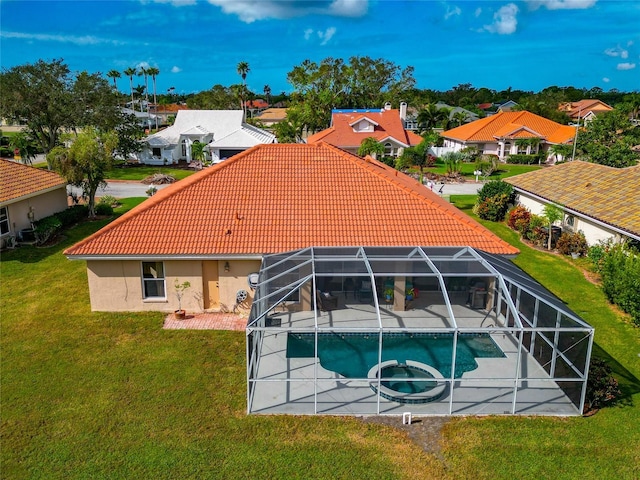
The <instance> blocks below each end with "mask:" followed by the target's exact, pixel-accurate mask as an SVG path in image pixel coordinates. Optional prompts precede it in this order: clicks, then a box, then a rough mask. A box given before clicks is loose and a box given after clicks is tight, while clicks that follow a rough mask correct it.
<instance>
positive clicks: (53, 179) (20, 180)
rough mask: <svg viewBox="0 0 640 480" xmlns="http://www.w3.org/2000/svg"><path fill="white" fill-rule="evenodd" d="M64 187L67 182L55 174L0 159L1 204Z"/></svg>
mask: <svg viewBox="0 0 640 480" xmlns="http://www.w3.org/2000/svg"><path fill="white" fill-rule="evenodd" d="M66 185H67V181H66V180H65V179H64V178H63V177H61V176H60V175H58V174H57V173H55V172H51V171H49V170H43V169H41V168H34V167H30V166H28V165H23V164H22V163H16V162H12V161H10V160H1V159H0V202H1V203H9V202H11V201H16V200H18V199H20V198H22V197H27V196H32V195H35V194H38V193H41V192H44V191H47V190H52V189H55V188H58V187H60V186H66Z"/></svg>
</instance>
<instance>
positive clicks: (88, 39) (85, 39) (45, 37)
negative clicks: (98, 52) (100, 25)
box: [0, 31, 124, 45]
mask: <svg viewBox="0 0 640 480" xmlns="http://www.w3.org/2000/svg"><path fill="white" fill-rule="evenodd" d="M0 37H3V38H19V39H21V40H36V41H40V42H58V43H72V44H74V45H100V44H109V45H124V42H119V41H117V40H109V39H106V38H99V37H94V36H92V35H83V36H76V35H49V34H46V33H21V32H4V31H3V32H0Z"/></svg>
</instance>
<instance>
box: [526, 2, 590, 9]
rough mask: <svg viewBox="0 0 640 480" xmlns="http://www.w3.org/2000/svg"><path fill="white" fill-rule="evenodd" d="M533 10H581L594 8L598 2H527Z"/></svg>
mask: <svg viewBox="0 0 640 480" xmlns="http://www.w3.org/2000/svg"><path fill="white" fill-rule="evenodd" d="M526 2H527V3H528V4H529V8H530V9H531V10H537V9H538V8H540V7H545V8H546V9H548V10H581V9H585V8H591V7H593V6H594V5H595V4H596V3H597V2H598V0H526Z"/></svg>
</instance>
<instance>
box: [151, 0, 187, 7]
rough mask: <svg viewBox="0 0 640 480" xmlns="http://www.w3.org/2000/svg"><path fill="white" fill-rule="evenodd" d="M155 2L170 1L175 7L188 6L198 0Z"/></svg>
mask: <svg viewBox="0 0 640 480" xmlns="http://www.w3.org/2000/svg"><path fill="white" fill-rule="evenodd" d="M153 2H155V3H170V4H171V5H173V6H174V7H186V6H189V5H195V4H196V3H197V1H196V0H153ZM142 3H143V4H144V3H147V2H146V1H145V0H142Z"/></svg>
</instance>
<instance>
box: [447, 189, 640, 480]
mask: <svg viewBox="0 0 640 480" xmlns="http://www.w3.org/2000/svg"><path fill="white" fill-rule="evenodd" d="M472 197H475V196H473V195H452V196H451V201H452V202H453V203H454V204H456V205H457V206H459V207H462V209H463V210H465V212H466V213H468V214H470V215H472V216H473V213H472V212H471V208H470V206H473V198H472ZM476 219H477V217H476ZM479 221H480V222H481V223H482V224H483V225H485V226H486V227H487V228H489V229H490V230H492V231H493V232H494V233H496V234H497V235H499V236H500V237H502V238H503V239H505V240H506V241H508V242H509V243H511V244H513V245H515V246H517V247H518V248H519V249H520V252H521V253H520V255H518V257H517V258H516V259H515V260H514V263H516V264H517V265H518V266H519V267H520V268H522V269H524V270H525V271H527V273H529V274H530V275H532V276H533V277H534V278H536V280H538V281H539V282H540V283H541V284H543V285H544V286H545V287H546V288H548V289H549V290H550V291H551V292H553V293H554V294H556V295H557V296H559V297H560V298H561V299H562V300H564V301H565V302H566V303H567V305H568V307H569V308H571V309H572V310H573V311H574V312H576V313H577V314H578V315H580V316H581V317H582V318H583V319H584V320H586V321H587V322H588V323H590V324H591V325H592V326H594V327H595V330H596V332H595V346H594V352H593V354H594V355H595V356H598V357H600V358H604V359H605V360H607V361H608V363H609V364H610V366H611V367H612V368H613V370H614V373H615V375H616V377H617V379H618V381H619V382H620V386H621V390H622V392H623V395H624V398H622V399H621V401H620V402H619V404H618V405H617V406H615V407H609V408H605V409H603V410H601V411H600V412H598V413H597V414H596V415H595V416H593V417H590V418H570V419H552V418H548V419H546V418H530V419H522V418H482V419H478V418H468V419H456V420H455V421H454V422H451V423H449V424H448V425H447V426H446V427H445V430H446V433H445V436H446V437H447V439H448V441H447V442H446V447H445V448H446V457H447V459H448V461H449V462H450V463H451V465H452V466H454V468H455V469H457V471H458V472H459V473H461V477H460V478H473V472H481V473H478V475H477V476H476V477H475V478H487V479H490V478H491V479H494V478H505V479H506V478H549V479H564V478H566V479H573V478H577V477H580V478H617V479H633V478H640V427H639V425H640V405H639V403H640V380H639V378H640V361H638V356H639V355H640V335H639V334H640V332H639V330H638V329H637V328H635V327H633V326H632V324H631V322H630V320H629V319H628V317H625V316H623V315H621V314H619V313H617V312H616V311H615V310H614V309H613V308H611V307H610V306H609V305H608V303H607V301H606V299H605V297H604V294H603V293H602V291H601V289H600V288H599V287H598V286H596V285H594V284H592V283H590V282H588V281H587V280H586V279H585V277H584V274H583V273H582V271H581V270H579V269H578V268H576V265H575V264H576V262H574V261H573V260H571V259H569V258H568V257H566V258H565V257H563V256H559V255H554V254H550V253H548V252H544V251H539V250H537V249H533V248H530V247H528V246H527V245H525V244H523V243H522V242H521V241H520V240H519V239H518V235H517V234H516V233H515V232H513V231H512V230H510V229H509V228H508V227H507V226H506V225H504V224H497V223H494V222H484V221H482V220H479ZM462 472H464V473H462Z"/></svg>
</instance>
